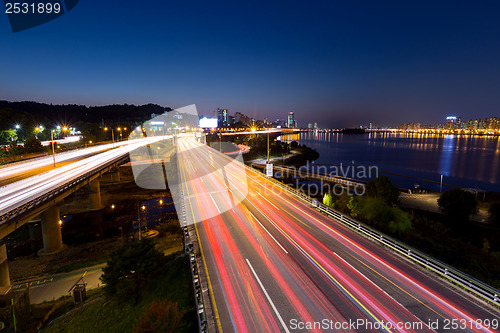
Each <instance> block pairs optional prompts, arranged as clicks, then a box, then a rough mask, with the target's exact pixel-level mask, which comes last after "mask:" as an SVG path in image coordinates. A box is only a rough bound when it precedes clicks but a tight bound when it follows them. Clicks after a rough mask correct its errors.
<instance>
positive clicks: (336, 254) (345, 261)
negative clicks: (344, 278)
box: [332, 252, 428, 327]
mask: <svg viewBox="0 0 500 333" xmlns="http://www.w3.org/2000/svg"><path fill="white" fill-rule="evenodd" d="M332 253H333V254H334V255H335V256H336V257H337V258H339V259H340V260H341V261H342V262H343V263H345V264H346V265H347V266H349V267H351V268H352V269H353V270H354V271H355V272H357V273H358V274H359V275H361V276H362V277H364V278H365V280H366V281H368V282H370V283H371V284H372V285H373V286H374V287H375V288H377V289H378V290H379V291H380V292H382V293H384V294H385V295H387V297H389V298H390V299H392V300H393V301H394V302H395V303H396V304H398V305H399V306H400V307H401V308H402V309H406V307H405V306H403V304H401V303H400V302H398V301H397V300H396V299H395V298H394V297H392V296H391V295H389V293H388V292H386V291H385V290H384V289H382V288H381V287H380V286H378V285H377V284H376V283H375V282H373V281H372V280H370V279H369V278H367V277H366V275H364V274H363V273H361V272H360V271H359V270H358V269H357V268H355V267H354V266H353V265H351V264H350V263H348V262H347V260H345V259H344V258H342V257H341V256H340V255H339V254H338V253H337V252H332ZM407 310H408V309H407ZM408 314H410V316H414V317H415V319H417V320H420V321H421V322H422V324H423V325H426V324H425V322H424V321H422V320H421V319H420V318H418V317H417V316H415V315H414V314H413V313H411V312H410V311H408ZM427 327H428V325H427Z"/></svg>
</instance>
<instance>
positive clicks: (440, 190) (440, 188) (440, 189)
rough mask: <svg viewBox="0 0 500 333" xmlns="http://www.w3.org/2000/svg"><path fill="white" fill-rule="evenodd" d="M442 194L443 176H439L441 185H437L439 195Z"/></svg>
mask: <svg viewBox="0 0 500 333" xmlns="http://www.w3.org/2000/svg"><path fill="white" fill-rule="evenodd" d="M441 192H443V175H441V183H440V184H439V193H441Z"/></svg>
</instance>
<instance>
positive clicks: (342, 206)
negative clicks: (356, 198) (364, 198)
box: [334, 191, 351, 214]
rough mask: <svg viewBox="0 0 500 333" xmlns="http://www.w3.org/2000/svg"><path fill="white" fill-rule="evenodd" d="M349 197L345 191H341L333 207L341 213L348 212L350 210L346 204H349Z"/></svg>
mask: <svg viewBox="0 0 500 333" xmlns="http://www.w3.org/2000/svg"><path fill="white" fill-rule="evenodd" d="M350 199H351V197H350V196H349V194H347V192H346V191H343V192H342V194H341V195H340V197H339V198H338V199H337V201H335V204H334V206H335V209H336V210H338V211H340V212H342V213H346V214H349V212H350V211H351V210H350V209H349V208H348V207H347V205H348V204H349V201H350Z"/></svg>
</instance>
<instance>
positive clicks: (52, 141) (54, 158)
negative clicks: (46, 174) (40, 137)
mask: <svg viewBox="0 0 500 333" xmlns="http://www.w3.org/2000/svg"><path fill="white" fill-rule="evenodd" d="M50 140H51V143H52V160H53V161H54V168H55V167H56V153H55V151H54V130H53V129H51V130H50Z"/></svg>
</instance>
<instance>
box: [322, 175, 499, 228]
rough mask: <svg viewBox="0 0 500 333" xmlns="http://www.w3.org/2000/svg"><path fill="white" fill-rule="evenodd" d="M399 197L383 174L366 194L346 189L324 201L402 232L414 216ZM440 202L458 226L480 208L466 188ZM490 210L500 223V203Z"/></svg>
mask: <svg viewBox="0 0 500 333" xmlns="http://www.w3.org/2000/svg"><path fill="white" fill-rule="evenodd" d="M398 197H399V189H398V188H397V187H396V186H394V185H392V183H391V181H390V179H389V178H388V177H385V176H379V177H378V178H376V179H373V180H370V181H369V182H368V183H367V184H366V195H365V196H362V197H354V196H349V195H348V194H347V192H346V191H344V192H343V193H342V194H341V195H340V196H336V195H334V194H331V193H325V195H324V197H323V203H324V204H325V205H328V206H330V207H334V208H335V209H337V210H339V211H341V212H343V213H345V214H349V215H351V216H353V217H356V218H358V219H360V220H363V221H366V222H368V223H369V224H370V225H372V226H374V227H376V228H378V229H380V230H382V231H385V232H389V233H391V234H395V235H401V234H404V233H406V232H408V231H409V230H411V229H412V222H411V217H410V215H409V214H408V213H406V212H404V211H403V210H401V209H400V208H399V207H397V203H398ZM438 205H439V207H440V209H441V212H442V213H443V214H444V215H445V217H446V219H447V221H448V222H449V223H451V224H452V225H454V226H456V227H457V228H460V227H463V226H465V225H466V224H467V222H468V221H469V217H470V216H471V215H472V214H476V213H477V211H478V203H477V200H476V197H475V196H474V195H473V194H472V193H470V192H468V191H464V190H462V189H452V190H449V191H446V192H444V193H443V194H442V195H441V196H440V198H439V199H438ZM489 212H490V218H491V222H492V223H493V224H494V225H500V203H494V204H492V205H491V206H490V209H489Z"/></svg>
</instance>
